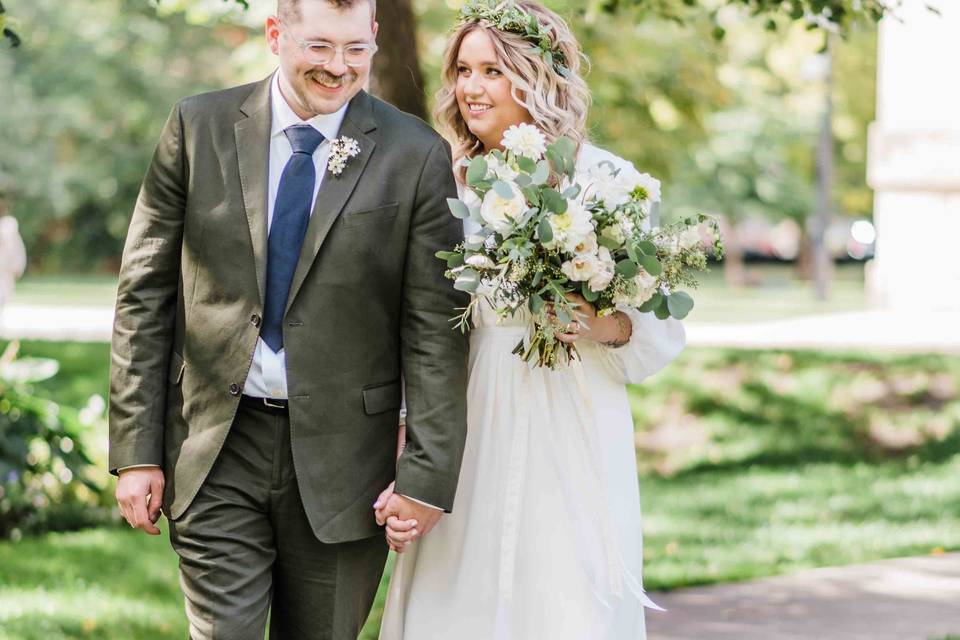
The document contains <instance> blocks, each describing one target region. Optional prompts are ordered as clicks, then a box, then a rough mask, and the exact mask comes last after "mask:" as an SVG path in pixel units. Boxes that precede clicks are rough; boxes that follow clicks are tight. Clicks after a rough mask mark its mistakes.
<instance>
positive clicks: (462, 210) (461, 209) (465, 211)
mask: <svg viewBox="0 0 960 640" xmlns="http://www.w3.org/2000/svg"><path fill="white" fill-rule="evenodd" d="M447 206H448V207H450V213H452V214H453V217H454V218H456V219H458V220H466V219H467V218H469V217H470V207H468V206H467V205H466V204H465V203H464V202H463V201H462V200H457V199H456V198H447Z"/></svg>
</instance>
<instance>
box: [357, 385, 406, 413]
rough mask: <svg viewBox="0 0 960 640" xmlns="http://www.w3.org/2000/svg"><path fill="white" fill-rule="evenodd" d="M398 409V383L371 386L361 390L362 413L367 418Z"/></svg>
mask: <svg viewBox="0 0 960 640" xmlns="http://www.w3.org/2000/svg"><path fill="white" fill-rule="evenodd" d="M399 409H400V381H399V380H394V381H393V382H387V383H384V384H377V385H372V386H369V387H364V389H363V412H364V413H365V414H367V415H368V416H372V415H376V414H378V413H384V412H386V411H396V410H399Z"/></svg>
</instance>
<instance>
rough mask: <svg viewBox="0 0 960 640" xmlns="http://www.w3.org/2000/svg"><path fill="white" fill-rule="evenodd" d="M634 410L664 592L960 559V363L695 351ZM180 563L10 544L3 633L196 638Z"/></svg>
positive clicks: (93, 382)
mask: <svg viewBox="0 0 960 640" xmlns="http://www.w3.org/2000/svg"><path fill="white" fill-rule="evenodd" d="M46 348H52V349H62V350H63V351H62V353H66V354H69V353H72V354H73V356H72V359H71V360H69V361H68V362H65V365H64V372H65V373H66V372H67V371H73V372H74V373H71V374H70V375H69V377H71V378H72V377H75V376H79V377H84V376H86V377H89V378H91V379H89V380H87V381H85V382H82V383H81V382H77V381H73V382H70V381H67V380H63V381H54V380H51V381H49V382H47V383H44V385H43V387H42V392H44V393H58V394H59V393H62V394H67V393H71V394H77V395H80V396H82V395H83V394H84V393H86V392H87V391H86V390H87V389H90V388H98V387H99V389H100V391H101V392H102V391H103V385H104V381H103V380H104V376H105V372H106V368H105V367H106V364H105V356H104V354H105V348H104V347H103V346H98V345H93V346H90V347H86V348H85V349H89V351H85V350H84V349H79V350H78V351H76V352H74V351H73V350H72V347H70V348H69V349H68V348H67V346H66V345H64V346H61V347H50V346H49V345H43V344H42V343H26V344H25V345H24V352H25V353H28V354H34V353H39V352H42V350H43V349H46ZM101 361H102V362H103V364H102V365H101V364H99V363H100V362H101ZM69 362H72V364H70V367H74V368H70V367H68V366H67V365H68V363H69ZM68 382H70V383H69V384H68ZM631 400H632V402H633V408H634V416H635V420H636V424H637V452H638V453H637V460H638V466H639V469H640V483H641V491H642V494H643V507H644V517H645V556H646V569H645V580H646V584H647V587H648V588H650V589H671V588H676V587H681V586H685V585H693V584H704V583H710V582H721V581H729V580H739V579H745V578H751V577H759V576H765V575H773V574H777V573H782V572H786V571H792V570H795V569H799V568H805V567H814V566H826V565H840V564H846V563H851V562H862V561H869V560H874V559H879V558H888V557H896V556H903V555H913V554H928V553H939V552H941V551H947V550H960V483H958V482H957V478H960V359H957V358H948V357H942V356H906V357H905V356H881V357H877V356H871V355H862V354H823V353H815V352H750V351H734V350H718V349H693V350H690V351H688V352H687V353H686V354H684V355H683V356H682V357H681V358H680V359H679V360H678V362H677V363H675V364H674V365H673V366H671V367H670V368H669V369H668V370H667V371H665V372H664V373H663V374H661V375H659V376H657V377H656V378H655V379H653V380H651V381H650V382H649V383H648V384H646V385H644V386H642V387H637V388H633V389H632V390H631ZM175 567H176V561H175V557H174V555H173V552H172V551H171V550H170V549H169V545H168V544H167V542H166V540H165V539H163V538H160V539H158V538H149V537H147V536H144V535H137V534H134V533H132V532H130V531H127V530H123V529H119V528H118V529H100V530H94V531H84V532H78V533H71V534H55V535H48V536H45V537H42V538H39V539H27V540H24V541H22V542H20V543H17V544H13V543H2V544H0V640H24V639H33V638H38V639H39V638H43V639H44V640H46V639H48V638H49V639H57V638H117V639H120V638H123V639H127V638H134V639H135V638H141V637H143V638H147V637H150V638H156V639H160V640H165V639H168V638H169V639H173V638H183V637H184V635H185V632H184V627H183V615H182V604H181V601H180V596H179V590H178V587H177V583H176V571H175ZM381 598H382V591H381ZM381 605H382V600H380V601H379V602H378V605H377V608H376V609H375V611H374V614H373V616H372V617H371V621H370V623H369V624H368V626H367V629H366V630H365V632H364V635H363V636H362V638H363V639H364V640H373V639H375V638H376V625H377V621H378V620H379V614H380V606H381ZM941 640H942V639H941Z"/></svg>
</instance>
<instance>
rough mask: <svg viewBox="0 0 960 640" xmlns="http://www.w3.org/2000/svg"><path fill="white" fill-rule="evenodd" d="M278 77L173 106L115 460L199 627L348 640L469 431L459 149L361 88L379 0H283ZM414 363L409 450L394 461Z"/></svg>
mask: <svg viewBox="0 0 960 640" xmlns="http://www.w3.org/2000/svg"><path fill="white" fill-rule="evenodd" d="M278 4H279V6H278V11H277V14H278V16H277V17H271V18H270V19H269V20H268V21H267V25H266V34H267V39H268V41H269V44H270V48H271V50H272V51H273V53H274V54H276V55H277V56H279V61H280V68H279V70H278V71H277V73H275V74H274V75H273V76H271V77H270V78H268V79H267V80H264V81H262V82H257V83H254V84H251V85H246V86H242V87H236V88H233V89H228V90H226V91H220V92H215V93H210V94H206V95H201V96H196V97H192V98H188V99H186V100H183V101H182V102H180V103H179V104H178V105H177V106H176V107H175V109H174V110H173V113H172V114H171V116H170V118H169V120H168V121H167V123H166V126H165V128H164V130H163V133H162V135H161V138H160V142H159V145H158V147H157V151H156V154H155V156H154V158H153V161H152V163H151V165H150V168H149V170H148V172H147V175H146V178H145V180H144V183H143V188H142V191H141V193H140V197H139V199H138V201H137V206H136V209H135V210H134V214H133V220H132V222H131V224H130V231H129V235H128V237H127V242H126V248H125V250H124V256H123V266H122V269H121V274H120V288H119V293H118V300H117V312H116V321H115V325H114V334H113V353H112V370H111V392H110V399H111V402H110V405H111V406H110V469H111V471H113V472H114V473H117V474H119V480H118V482H117V498H118V501H119V504H120V508H121V510H122V512H123V515H124V517H125V518H126V519H127V521H128V522H129V523H130V525H131V526H133V527H137V528H141V529H143V530H144V531H146V532H147V533H152V534H155V535H156V534H159V533H160V532H159V530H158V529H157V527H156V525H155V523H156V521H157V519H158V518H159V514H160V509H161V507H162V509H163V512H164V513H165V514H166V516H167V518H168V519H169V524H170V539H171V543H172V545H173V547H174V549H175V550H176V552H177V553H178V555H179V556H180V573H181V586H182V588H183V591H184V593H185V595H186V601H187V607H186V609H187V615H188V618H189V622H190V636H191V638H194V639H197V638H204V639H207V638H218V639H219V638H224V639H229V640H245V639H248V638H249V639H251V640H252V639H257V640H261V639H262V638H263V634H264V627H265V624H266V620H267V613H268V611H270V614H271V615H270V619H271V636H272V637H275V638H282V639H284V640H286V639H289V638H310V639H313V638H318V639H319V638H330V639H333V640H347V639H350V640H352V639H353V638H355V637H356V636H357V633H358V632H359V630H360V628H361V626H362V625H363V623H364V620H365V618H366V616H367V614H368V612H369V610H370V607H371V604H372V602H373V598H374V595H375V593H376V590H377V585H378V581H379V579H380V575H381V572H382V570H383V565H384V562H385V558H386V554H387V547H386V542H385V540H384V538H383V534H382V531H381V530H380V529H379V528H378V527H377V524H376V522H375V520H374V513H373V509H372V506H371V505H372V504H373V502H374V500H375V499H376V497H377V495H378V494H379V493H380V492H381V491H382V490H383V489H384V487H386V486H387V485H388V484H389V483H390V482H391V480H393V479H394V477H395V476H396V487H395V491H396V494H397V495H396V496H395V498H394V500H393V501H392V502H391V505H392V510H393V513H394V514H396V515H397V516H398V517H399V518H402V519H415V520H417V521H418V522H419V523H420V530H421V531H423V532H426V531H427V530H429V528H430V527H431V526H432V525H433V524H434V523H435V522H436V521H437V519H439V517H440V514H442V512H443V510H449V509H450V508H451V506H452V503H453V497H454V493H455V490H456V484H457V476H458V470H459V465H460V459H461V456H462V453H463V442H464V437H465V430H466V408H465V384H466V382H465V380H466V357H467V342H466V339H465V337H464V336H463V335H461V334H460V333H458V332H455V331H452V330H451V329H450V325H449V324H448V318H450V317H451V316H452V315H454V309H455V308H456V307H459V306H463V304H464V302H465V301H464V300H463V299H461V296H460V294H458V293H456V292H455V291H454V290H453V289H452V288H451V287H450V285H449V283H448V282H447V281H446V280H445V279H444V277H443V264H442V263H441V262H440V261H438V260H436V258H435V257H434V253H435V252H436V251H437V250H439V249H446V248H450V247H452V246H453V245H455V244H456V243H457V242H458V241H459V240H460V239H461V238H462V232H461V229H460V226H459V224H458V222H457V221H456V220H455V219H454V218H453V217H452V216H450V215H449V213H448V212H447V207H446V198H447V197H456V187H455V184H454V180H453V172H452V170H451V165H450V150H449V147H448V146H447V145H446V143H445V142H444V141H443V140H442V139H441V138H440V137H439V136H438V135H437V134H436V133H435V132H434V131H433V130H432V129H430V128H429V127H428V126H427V125H425V124H424V123H423V122H421V121H419V120H417V119H416V118H413V117H411V116H409V115H406V114H404V113H401V112H400V111H397V110H396V109H394V108H393V107H391V106H389V105H387V104H385V103H383V102H381V101H379V100H377V99H375V98H373V97H371V96H369V95H368V94H367V93H365V92H364V91H363V90H362V87H363V86H364V85H365V83H366V82H367V79H368V77H369V74H370V66H371V61H372V57H373V54H374V52H375V51H376V45H375V44H374V43H375V37H376V33H377V24H376V22H375V12H376V6H375V0H280V1H279V3H278ZM401 371H403V374H404V379H405V389H406V406H407V418H406V422H407V445H406V448H405V450H404V453H403V455H402V457H401V458H400V459H399V461H398V462H397V461H396V458H395V453H396V443H397V428H398V427H397V424H398V412H399V408H400V404H401Z"/></svg>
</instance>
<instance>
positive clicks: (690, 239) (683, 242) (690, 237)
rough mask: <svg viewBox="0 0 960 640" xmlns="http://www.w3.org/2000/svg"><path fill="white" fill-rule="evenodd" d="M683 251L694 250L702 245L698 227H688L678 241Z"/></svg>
mask: <svg viewBox="0 0 960 640" xmlns="http://www.w3.org/2000/svg"><path fill="white" fill-rule="evenodd" d="M678 242H679V245H680V248H681V249H693V248H694V247H697V246H699V245H700V230H699V229H698V228H696V227H687V228H686V229H684V230H683V232H682V233H681V234H680V237H679V239H678Z"/></svg>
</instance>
